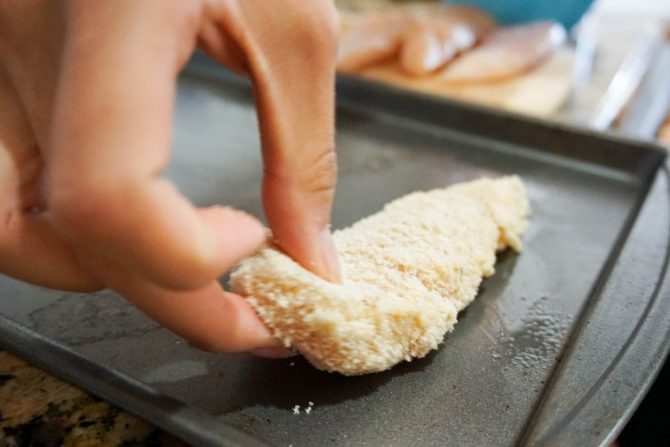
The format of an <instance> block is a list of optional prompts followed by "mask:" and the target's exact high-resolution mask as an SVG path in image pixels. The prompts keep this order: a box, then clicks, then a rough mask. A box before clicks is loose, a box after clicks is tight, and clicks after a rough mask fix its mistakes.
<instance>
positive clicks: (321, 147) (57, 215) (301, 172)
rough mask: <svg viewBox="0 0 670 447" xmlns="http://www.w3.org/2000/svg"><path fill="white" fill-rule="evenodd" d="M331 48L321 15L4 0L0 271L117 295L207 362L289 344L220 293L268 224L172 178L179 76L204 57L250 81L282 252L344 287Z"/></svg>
mask: <svg viewBox="0 0 670 447" xmlns="http://www.w3.org/2000/svg"><path fill="white" fill-rule="evenodd" d="M336 44H337V19H336V14H335V10H334V7H333V5H332V4H331V2H330V1H328V0H311V1H309V2H302V1H300V0H275V1H273V2H265V1H261V0H219V1H216V0H193V1H183V0H165V1H161V2H158V1H154V0H98V1H96V2H91V1H88V0H70V1H66V0H21V1H11V0H0V98H2V100H1V101H0V226H1V229H0V271H1V272H3V273H6V274H8V275H11V276H14V277H16V278H19V279H22V280H25V281H28V282H31V283H34V284H38V285H42V286H46V287H51V288H57V289H64V290H73V291H92V290H97V289H99V288H103V287H109V288H112V289H114V290H116V291H118V292H119V293H121V294H122V295H124V296H125V297H126V298H128V299H130V300H131V301H132V302H133V303H134V304H135V305H136V306H138V307H139V308H140V309H142V310H143V311H145V312H146V313H147V314H149V315H150V316H151V317H152V318H154V319H155V320H156V321H158V322H159V323H161V324H163V325H164V326H166V327H168V328H169V329H171V330H173V331H175V332H176V333H178V334H180V335H182V336H183V337H185V338H187V339H188V340H190V341H191V343H192V344H194V345H196V346H199V347H202V348H203V349H207V350H211V351H217V352H232V351H243V350H255V349H259V348H260V349H262V348H273V347H276V346H278V343H277V341H276V340H274V339H273V338H272V337H271V335H270V333H269V331H268V330H267V328H265V326H264V325H263V324H262V323H261V321H260V320H259V319H258V317H257V316H256V314H255V313H254V311H253V309H252V308H251V307H250V306H249V305H248V304H247V303H246V301H245V300H244V299H243V298H241V297H239V296H237V295H234V294H231V293H228V292H225V291H224V290H223V289H222V288H221V286H220V285H219V283H218V282H217V280H216V279H217V278H218V277H219V276H220V275H221V274H222V273H223V272H225V271H226V270H228V269H229V268H230V267H231V266H232V265H234V264H235V263H236V262H237V261H239V260H240V259H241V258H243V257H245V256H247V255H249V254H251V253H252V252H254V251H255V250H256V249H257V247H258V246H259V244H261V243H262V242H263V240H264V238H265V232H264V229H263V228H262V226H261V224H260V223H259V222H258V221H257V220H255V219H254V218H253V217H251V216H248V215H246V214H244V213H241V212H238V211H235V210H232V209H230V208H225V207H219V206H214V207H208V208H202V209H196V208H194V207H193V205H192V204H191V203H189V201H188V200H187V199H186V198H184V197H183V196H182V195H181V194H180V193H179V192H178V191H177V189H176V188H175V187H174V186H173V185H172V184H171V183H170V182H169V181H167V180H166V179H165V178H163V177H162V176H161V172H162V170H163V169H164V168H165V166H166V164H167V162H168V160H169V157H170V154H169V150H170V144H171V141H170V138H171V126H172V122H171V120H172V111H173V105H174V98H175V84H176V75H177V73H178V72H179V71H180V69H181V68H182V67H183V66H184V64H185V63H186V61H187V60H188V58H189V57H190V55H191V53H192V52H193V51H194V49H195V48H196V47H200V48H202V49H204V50H205V51H207V52H208V53H209V54H210V55H211V56H212V57H214V58H215V59H216V60H217V61H219V62H221V63H223V64H225V65H227V66H228V67H230V68H232V69H233V70H235V71H237V72H238V73H242V74H247V75H249V76H250V77H251V79H252V82H253V86H254V94H255V98H256V104H257V111H258V116H259V123H260V129H261V140H262V150H263V158H264V166H265V175H264V180H263V201H264V207H265V212H266V216H267V219H268V222H269V225H270V227H271V230H272V232H273V235H274V238H275V240H276V241H277V242H278V244H279V245H280V246H281V247H282V248H283V249H284V250H285V251H286V252H287V253H288V254H289V255H291V256H292V257H293V258H295V259H296V260H298V261H299V262H300V263H301V264H302V265H304V266H305V267H306V268H308V269H310V270H312V271H314V272H315V273H318V274H320V275H322V276H323V277H325V278H326V279H330V280H337V279H338V277H339V276H338V275H339V274H338V268H337V260H336V256H335V251H334V247H333V244H332V240H331V238H330V233H329V230H328V223H329V220H330V209H331V203H332V199H333V190H334V186H335V177H336V172H335V171H336V167H335V156H334V152H333V149H334V147H333V146H334V135H333V134H334V117H333V113H334V63H335V60H334V59H335V47H336Z"/></svg>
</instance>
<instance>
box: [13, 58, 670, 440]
mask: <svg viewBox="0 0 670 447" xmlns="http://www.w3.org/2000/svg"><path fill="white" fill-rule="evenodd" d="M339 87H340V89H339V92H338V95H339V100H340V105H341V107H340V109H339V111H338V150H339V163H340V174H339V175H340V179H339V187H338V193H337V198H336V201H335V206H334V213H333V215H334V218H333V219H334V222H333V224H334V226H335V227H336V228H340V227H343V226H346V225H349V224H351V223H352V222H354V221H356V220H357V219H359V218H361V217H364V216H366V215H368V214H370V213H373V212H375V211H377V210H379V209H380V208H381V207H382V205H383V204H384V203H386V202H388V201H389V200H391V199H394V198H396V197H398V196H401V195H403V194H406V193H409V192H411V191H415V190H420V189H429V188H435V187H443V186H446V185H449V184H451V183H454V182H458V181H464V180H469V179H474V178H477V177H480V176H494V177H495V176H500V175H505V174H512V173H516V174H519V175H520V176H522V177H523V179H524V181H525V182H526V185H527V188H528V194H529V196H530V200H531V202H532V207H533V216H532V220H531V225H530V228H529V230H528V232H527V234H526V236H525V248H524V251H523V252H522V253H521V254H520V255H517V254H513V253H505V254H503V255H502V256H501V257H500V259H499V262H498V264H497V266H496V274H495V276H493V277H492V278H490V279H488V280H486V281H485V282H484V284H483V286H482V288H481V293H480V295H479V297H478V298H477V300H476V301H475V302H474V304H472V305H471V306H470V308H469V309H467V310H466V311H465V312H464V313H463V314H462V315H460V318H459V323H458V324H457V326H456V328H455V330H454V331H453V332H452V333H451V334H449V335H447V337H446V339H445V342H444V344H443V346H442V347H441V349H440V350H439V351H437V352H435V353H433V354H431V355H429V356H428V357H427V358H425V359H422V360H417V361H414V362H411V363H404V364H401V365H399V366H397V367H395V368H393V369H392V370H391V371H388V372H384V373H381V374H374V375H368V376H364V377H355V378H345V377H341V376H339V375H337V374H328V373H324V372H320V371H317V370H316V369H313V368H312V367H311V366H309V365H308V364H307V363H306V362H305V361H304V360H302V359H300V358H297V359H292V360H280V361H268V360H262V359H257V358H253V357H250V356H247V355H233V356H220V355H214V354H208V353H203V352H200V351H198V350H196V349H194V348H191V347H190V346H189V345H188V344H187V343H185V342H184V341H182V340H180V339H179V338H178V337H176V336H174V335H172V334H170V333H169V332H167V331H166V330H164V329H161V328H159V327H158V326H157V325H156V324H155V323H153V322H152V321H150V320H149V319H147V318H146V317H144V316H143V315H142V314H140V313H139V312H138V311H136V310H135V309H134V308H132V307H131V306H129V305H128V304H127V303H126V302H125V301H123V300H122V299H120V298H119V297H117V296H116V295H114V294H113V293H111V292H100V293H96V294H93V295H88V296H86V295H77V294H72V293H62V292H52V291H47V290H43V289H39V288H36V287H31V286H28V285H25V284H22V283H20V282H17V281H14V280H11V279H8V278H5V277H2V278H0V310H1V313H2V314H3V315H4V316H5V317H8V318H5V317H2V318H1V319H0V344H2V345H3V346H4V347H5V348H7V349H10V350H12V351H14V352H17V353H19V354H20V355H22V356H24V357H27V358H29V359H30V360H32V361H33V362H35V363H37V364H38V365H41V366H43V367H45V368H47V369H49V370H51V371H53V372H55V373H57V374H59V375H61V376H63V377H66V378H67V379H68V380H71V381H73V382H75V383H78V384H80V385H82V386H84V387H86V388H88V389H90V390H92V391H93V392H95V393H97V394H99V395H101V396H103V397H105V398H107V399H110V400H112V401H113V402H115V403H117V404H119V405H121V406H123V407H125V408H128V409H130V410H132V411H135V412H137V413H138V414H140V415H142V416H143V417H145V418H148V419H149V420H151V421H153V422H154V423H156V424H159V425H161V426H162V427H164V428H166V429H168V430H170V431H172V432H174V433H176V434H178V435H180V436H182V437H184V438H186V439H187V440H188V441H190V442H191V443H193V444H196V445H265V444H263V442H267V443H268V444H270V445H281V446H287V445H290V444H292V445H293V446H296V447H297V446H303V445H370V446H377V445H388V446H394V445H397V446H404V445H417V446H419V445H420V446H423V445H426V446H441V445H460V446H468V445H472V446H481V445H515V444H527V445H545V444H546V445H550V444H563V445H598V444H601V443H604V442H606V441H607V439H609V438H611V436H613V434H615V433H616V431H617V430H618V429H619V428H620V426H621V424H622V422H623V421H625V419H626V418H627V417H628V415H629V413H630V411H632V409H633V408H634V407H635V404H636V402H637V401H638V399H639V398H640V396H641V395H642V394H643V393H644V391H645V389H646V387H647V386H648V384H649V382H650V381H651V380H652V378H653V376H654V374H655V371H656V369H657V367H658V366H659V364H660V363H661V362H662V358H663V355H664V353H665V350H666V349H667V340H669V339H670V337H668V328H669V327H670V321H669V320H670V319H668V318H667V315H670V302H669V301H670V300H669V299H668V291H667V289H666V285H665V282H664V279H665V270H666V267H667V265H666V264H667V262H666V255H667V248H668V232H669V229H670V215H669V207H668V197H669V196H668V178H667V174H666V172H665V170H664V168H663V164H664V162H663V155H662V153H661V152H660V151H658V150H657V149H656V148H655V147H652V146H646V145H643V144H639V143H635V142H631V141H622V140H616V139H613V138H604V137H598V136H596V135H593V134H589V133H587V132H581V131H575V130H571V129H565V128H560V127H556V126H553V125H548V124H543V123H540V122H533V121H529V120H527V119H523V118H520V117H514V116H510V115H506V114H501V113H497V112H492V111H486V110H483V109H479V108H476V107H470V106H464V105H459V104H456V103H448V102H444V101H437V100H432V99H429V98H423V97H417V96H414V95H411V94H407V93H402V92H399V91H395V90H392V89H388V88H385V87H380V86H375V85H371V84H366V83H362V82H360V81H356V80H352V79H343V80H342V82H341V85H340V86H339ZM175 123H176V126H175V127H176V129H175V135H174V157H173V162H172V164H171V165H170V167H169V169H168V172H167V175H168V176H169V177H170V178H172V179H174V181H175V182H176V183H177V184H178V185H179V186H180V187H181V189H182V191H184V193H185V194H186V195H188V196H189V197H190V198H192V199H193V200H194V201H195V202H196V203H198V204H202V205H206V204H214V203H224V204H230V205H234V206H236V207H239V208H241V209H244V210H247V211H249V212H251V213H253V214H255V215H257V216H261V207H260V201H259V196H260V193H259V180H260V176H261V161H260V157H259V151H258V146H259V142H258V136H257V130H256V121H255V117H254V111H253V103H252V96H251V91H250V88H249V86H248V85H247V84H245V83H244V82H241V81H239V80H236V79H232V78H229V77H226V76H225V75H224V74H223V73H221V72H219V71H218V70H216V69H214V68H212V66H211V65H210V64H209V62H207V61H204V60H196V61H195V62H193V64H192V65H191V66H190V67H189V69H188V70H187V72H186V74H184V76H183V77H182V79H181V81H180V86H179V95H178V105H177V109H176V118H175ZM307 124H309V123H307ZM309 402H313V404H314V406H313V407H312V410H311V413H310V414H306V412H305V411H304V409H305V408H306V407H307V406H308V405H309ZM296 405H299V406H300V411H299V414H294V412H293V407H294V406H296ZM258 440H261V441H258Z"/></svg>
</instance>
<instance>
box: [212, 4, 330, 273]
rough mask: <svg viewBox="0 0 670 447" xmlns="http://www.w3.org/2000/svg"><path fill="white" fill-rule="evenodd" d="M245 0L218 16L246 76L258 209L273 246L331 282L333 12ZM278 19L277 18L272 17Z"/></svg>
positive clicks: (312, 6) (310, 6)
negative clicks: (253, 120) (252, 110)
mask: <svg viewBox="0 0 670 447" xmlns="http://www.w3.org/2000/svg"><path fill="white" fill-rule="evenodd" d="M273 6H274V7H276V8H277V9H276V11H274V12H273V13H272V14H268V13H267V12H265V10H266V9H267V8H268V6H267V2H264V1H262V0H248V1H244V2H238V3H235V4H233V6H232V7H231V8H232V9H230V10H229V12H228V13H227V14H225V15H223V16H222V20H224V22H225V23H224V24H223V25H224V26H223V27H224V28H226V29H229V30H230V35H231V36H233V37H234V38H235V39H236V42H237V43H238V46H239V48H240V49H241V52H242V53H243V54H244V55H245V57H246V65H247V66H248V68H249V71H250V73H251V76H252V82H253V84H254V94H255V98H256V105H257V113H258V117H259V124H260V130H261V140H262V145H263V158H264V165H265V176H264V181H263V201H264V206H265V214H266V216H267V219H268V223H269V225H270V227H271V229H272V232H273V235H274V238H275V239H276V242H277V243H278V244H279V245H280V247H281V248H282V249H283V250H284V251H286V252H287V253H288V254H289V255H290V256H291V257H293V258H294V259H296V260H297V261H298V262H300V263H301V264H302V265H303V266H304V267H306V268H307V269H309V270H311V271H313V272H315V273H317V274H320V275H322V276H323V277H324V278H326V279H329V280H332V281H337V280H338V279H339V268H338V264H337V256H336V253H335V248H334V245H333V242H332V239H331V236H330V231H329V228H328V224H329V222H330V212H331V205H332V201H333V194H334V187H335V182H336V175H337V173H336V163H335V154H334V124H335V123H334V93H335V51H336V46H337V28H338V24H337V17H336V15H335V10H334V7H333V5H332V2H328V1H313V2H299V1H298V0H283V1H281V2H278V3H273ZM278 16H280V17H281V20H278V19H277V17H278Z"/></svg>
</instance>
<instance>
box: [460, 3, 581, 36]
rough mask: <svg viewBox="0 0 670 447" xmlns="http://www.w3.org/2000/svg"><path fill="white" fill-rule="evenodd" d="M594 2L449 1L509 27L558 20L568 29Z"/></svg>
mask: <svg viewBox="0 0 670 447" xmlns="http://www.w3.org/2000/svg"><path fill="white" fill-rule="evenodd" d="M592 2H593V0H449V1H448V2H447V3H453V4H462V5H470V6H475V7H477V8H479V9H482V10H484V11H486V12H488V13H489V14H491V15H492V16H493V17H494V18H495V19H496V20H497V21H498V22H500V23H502V24H504V25H509V24H515V23H521V22H528V21H532V20H556V21H557V22H560V23H562V24H563V26H565V27H566V28H567V29H570V28H572V26H573V25H574V24H575V23H577V22H578V21H579V19H580V18H581V17H582V16H583V15H584V13H585V12H586V11H587V10H588V9H589V6H590V5H591V3H592Z"/></svg>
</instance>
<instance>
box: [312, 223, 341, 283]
mask: <svg viewBox="0 0 670 447" xmlns="http://www.w3.org/2000/svg"><path fill="white" fill-rule="evenodd" d="M319 244H320V247H319V248H320V251H321V263H320V264H321V269H320V271H318V272H316V273H317V274H319V275H320V276H321V277H322V278H323V279H325V280H327V281H330V282H334V283H339V282H341V281H342V273H341V271H340V261H339V259H338V256H337V249H336V248H335V241H334V240H333V236H332V234H331V232H330V228H328V227H326V228H324V229H323V230H322V231H321V233H320V234H319Z"/></svg>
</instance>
